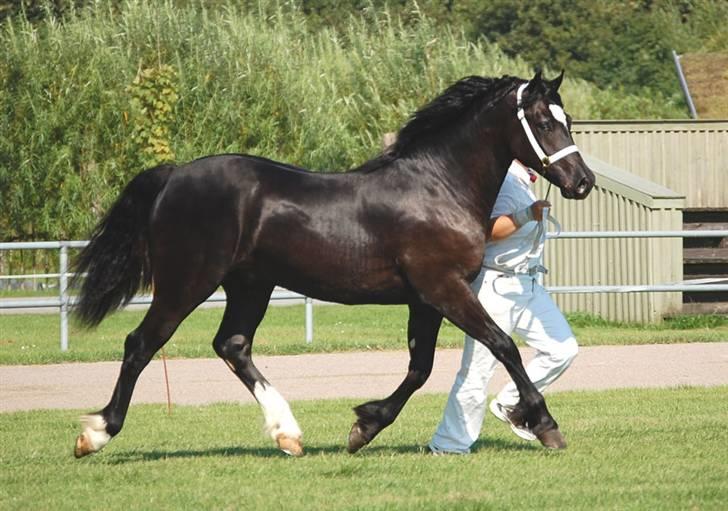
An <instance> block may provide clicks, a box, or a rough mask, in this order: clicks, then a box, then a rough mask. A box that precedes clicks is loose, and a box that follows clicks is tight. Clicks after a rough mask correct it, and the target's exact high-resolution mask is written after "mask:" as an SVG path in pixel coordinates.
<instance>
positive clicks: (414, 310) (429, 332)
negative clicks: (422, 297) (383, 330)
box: [348, 303, 442, 453]
mask: <svg viewBox="0 0 728 511" xmlns="http://www.w3.org/2000/svg"><path fill="white" fill-rule="evenodd" d="M409 310H410V316H409V322H408V324H407V339H408V346H409V353H410V363H409V368H408V370H407V376H405V378H404V381H403V382H402V383H401V384H400V386H399V387H397V390H395V391H394V393H392V394H391V395H390V396H389V397H387V398H386V399H382V400H381V401H370V402H368V403H364V404H362V405H359V406H357V407H356V408H354V412H355V413H356V415H357V420H356V422H355V423H354V425H353V426H352V427H351V432H350V433H349V447H348V451H349V452H350V453H354V452H356V451H358V450H359V449H361V448H362V447H363V446H365V445H366V444H368V443H369V442H371V441H372V439H373V438H374V437H375V436H376V435H377V434H378V433H379V432H380V431H381V430H383V429H384V428H386V427H387V426H389V425H390V424H392V422H394V420H395V419H396V418H397V416H398V415H399V413H400V412H401V411H402V408H404V405H405V403H407V400H408V399H409V398H410V396H412V394H413V393H414V392H415V391H416V390H417V389H419V388H420V387H422V385H424V384H425V382H426V381H427V378H428V377H429V376H430V372H432V364H433V362H434V357H435V344H436V343H437V333H438V332H439V330H440V324H441V323H442V314H440V313H439V312H437V311H436V310H435V309H433V308H432V307H430V306H429V305H425V304H422V303H416V304H411V305H410V307H409Z"/></svg>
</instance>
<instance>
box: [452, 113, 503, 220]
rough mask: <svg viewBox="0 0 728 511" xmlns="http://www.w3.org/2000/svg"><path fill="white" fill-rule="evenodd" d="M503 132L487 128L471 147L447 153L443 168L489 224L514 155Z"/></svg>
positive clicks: (460, 147)
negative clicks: (491, 212)
mask: <svg viewBox="0 0 728 511" xmlns="http://www.w3.org/2000/svg"><path fill="white" fill-rule="evenodd" d="M506 138H507V137H506V136H505V133H504V131H503V129H502V128H495V127H493V128H490V129H488V128H486V129H485V130H484V132H483V133H482V134H481V136H480V137H476V138H474V139H473V140H472V141H470V143H465V144H463V145H461V146H459V147H456V148H452V150H450V151H447V153H446V154H447V157H446V158H445V159H444V162H443V166H444V167H445V173H446V174H447V180H448V181H449V183H450V186H452V187H453V188H455V189H457V190H458V192H457V193H458V194H459V195H461V196H462V198H463V201H466V202H469V203H471V204H472V206H473V208H475V209H476V210H477V214H478V215H482V216H483V218H485V219H486V220H487V218H488V217H489V216H490V211H491V210H492V209H493V206H494V204H495V200H496V197H497V196H498V191H499V190H500V188H501V185H502V184H503V181H504V180H505V177H506V174H507V172H508V167H509V166H510V164H511V161H512V159H513V155H512V154H511V151H510V149H509V145H508V140H507V139H506Z"/></svg>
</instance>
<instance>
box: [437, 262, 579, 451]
mask: <svg viewBox="0 0 728 511" xmlns="http://www.w3.org/2000/svg"><path fill="white" fill-rule="evenodd" d="M471 287H472V289H473V291H474V292H476V293H477V295H478V299H479V300H480V303H482V304H483V306H484V307H485V310H486V311H487V312H488V314H489V315H490V317H491V318H493V320H494V321H495V322H496V324H497V325H498V326H499V327H500V328H501V330H503V331H504V332H505V333H507V334H508V335H512V334H513V333H514V332H515V333H516V334H518V335H519V336H520V337H522V338H523V340H524V341H526V343H527V344H528V345H529V346H531V347H533V348H535V349H536V355H535V357H534V358H533V360H531V362H530V363H529V364H528V366H527V367H526V373H527V374H528V377H529V378H530V379H531V381H532V382H533V383H534V385H535V386H536V388H537V389H538V390H539V392H543V391H544V389H545V388H546V387H547V386H548V385H549V384H550V383H552V382H553V381H554V380H556V379H557V378H558V377H559V376H561V374H562V373H563V372H564V371H565V370H566V368H567V367H569V365H570V364H571V362H572V360H574V357H576V353H577V351H578V347H577V344H576V339H575V338H574V334H573V333H572V331H571V328H570V327H569V324H568V323H567V321H566V319H565V318H564V315H563V314H562V313H561V311H560V310H559V308H558V307H557V306H556V304H555V303H554V301H553V300H552V299H551V296H550V295H549V294H548V293H547V292H546V290H545V289H544V288H543V287H542V286H541V285H540V284H539V283H538V282H537V281H536V279H535V278H534V277H531V276H528V275H519V276H511V275H506V274H503V273H501V272H498V271H494V270H488V269H485V268H483V270H482V271H481V272H480V274H479V275H478V278H477V279H475V281H474V282H473V283H472V285H471ZM497 364H498V361H497V360H496V358H495V357H494V356H493V355H492V354H491V352H490V350H488V349H487V348H486V347H485V346H483V345H482V344H480V343H479V342H478V341H475V340H474V339H473V338H472V337H470V336H467V335H466V336H465V348H464V349H463V358H462V363H461V366H460V371H459V372H458V374H457V376H456V377H455V383H454V384H453V386H452V389H451V390H450V395H449V397H448V400H447V405H446V406H445V412H444V414H443V417H442V420H441V421H440V424H439V426H438V427H437V430H436V431H435V434H434V436H433V437H432V441H431V442H430V445H431V446H432V447H434V448H436V449H440V450H444V451H451V452H463V453H465V452H469V451H470V446H471V445H472V444H473V443H474V442H475V441H476V440H477V439H478V436H479V435H480V429H481V427H482V425H483V419H484V418H485V413H486V409H487V407H486V388H487V386H488V381H489V380H490V378H491V376H492V375H493V371H494V370H495V368H496V365H497ZM495 399H497V400H498V401H499V402H500V403H501V404H503V405H505V406H514V405H515V404H516V403H518V399H519V396H518V390H517V389H516V386H515V384H514V383H513V382H512V381H511V382H510V383H508V384H507V385H506V386H505V387H503V389H501V391H500V392H499V393H498V395H497V396H496V398H495Z"/></svg>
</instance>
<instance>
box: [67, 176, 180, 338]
mask: <svg viewBox="0 0 728 511" xmlns="http://www.w3.org/2000/svg"><path fill="white" fill-rule="evenodd" d="M173 169H174V166H172V165H160V166H158V167H155V168H152V169H149V170H146V171H144V172H142V173H141V174H139V175H137V176H136V177H135V178H134V179H132V180H131V182H130V183H129V184H128V185H127V186H126V188H125V189H124V191H123V192H122V193H121V196H120V197H119V198H118V199H117V200H116V202H115V203H114V205H113V206H112V207H111V209H110V210H109V211H108V212H107V213H106V216H104V218H103V219H102V220H101V221H100V222H99V223H98V225H97V226H96V228H95V229H94V231H93V234H92V236H91V240H90V242H89V244H88V245H87V246H86V247H85V248H84V249H83V251H82V252H81V254H80V255H79V257H78V259H77V260H76V263H75V267H74V271H75V276H74V277H73V282H72V284H71V285H72V286H74V287H75V286H76V284H78V283H80V282H81V281H82V282H83V283H82V284H81V291H80V294H79V297H78V301H77V303H76V305H75V307H74V314H75V315H76V317H77V318H78V320H79V322H80V323H81V324H82V325H84V326H87V327H93V326H96V325H98V324H99V323H101V320H102V319H104V317H105V316H106V315H107V314H108V313H109V311H111V310H114V309H117V308H119V307H120V306H123V305H126V304H127V303H129V301H130V300H131V299H132V297H133V296H134V295H135V294H136V292H137V291H138V290H139V287H140V286H141V287H142V288H148V287H149V285H150V284H151V282H152V268H151V263H150V259H149V217H150V214H151V211H152V207H153V205H154V202H155V200H156V198H157V196H158V195H159V193H160V192H161V191H162V189H163V188H164V186H165V184H166V183H167V179H168V178H169V175H170V173H171V171H172V170H173ZM84 273H85V274H86V275H85V279H84V278H83V274H84Z"/></svg>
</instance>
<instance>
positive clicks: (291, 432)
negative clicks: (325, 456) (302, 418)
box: [253, 382, 303, 441]
mask: <svg viewBox="0 0 728 511" xmlns="http://www.w3.org/2000/svg"><path fill="white" fill-rule="evenodd" d="M253 395H254V396H255V399H256V400H257V401H258V404H260V407H261V408H262V409H263V415H264V416H265V431H266V433H268V434H269V435H270V436H271V438H272V439H273V440H276V441H277V440H278V437H279V436H280V435H284V436H286V437H289V438H293V439H298V440H300V439H301V437H302V436H303V433H301V428H299V427H298V423H297V422H296V419H295V417H293V413H291V408H290V407H289V406H288V402H286V400H285V399H284V398H283V396H281V395H280V394H279V393H278V391H277V390H276V389H275V387H273V385H270V384H268V385H266V384H263V383H260V382H256V383H255V387H254V388H253Z"/></svg>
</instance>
